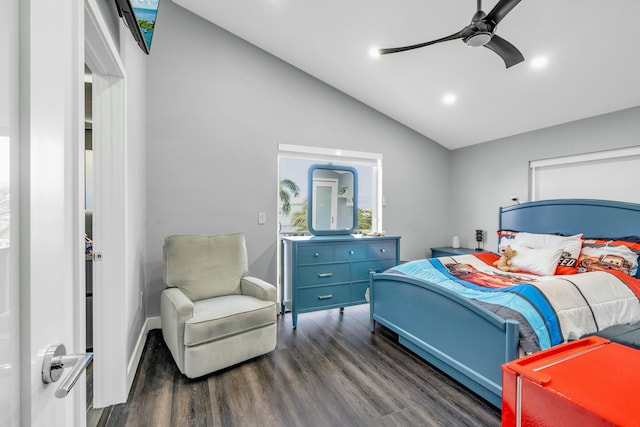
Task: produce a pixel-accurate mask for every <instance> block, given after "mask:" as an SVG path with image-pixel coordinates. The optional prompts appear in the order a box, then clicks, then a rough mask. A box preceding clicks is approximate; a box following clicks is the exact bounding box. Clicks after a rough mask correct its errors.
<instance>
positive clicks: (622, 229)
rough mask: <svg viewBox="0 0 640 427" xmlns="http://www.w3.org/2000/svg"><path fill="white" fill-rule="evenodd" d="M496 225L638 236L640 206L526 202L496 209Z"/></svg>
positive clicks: (602, 235)
mask: <svg viewBox="0 0 640 427" xmlns="http://www.w3.org/2000/svg"><path fill="white" fill-rule="evenodd" d="M499 227H500V230H513V231H527V232H529V233H549V234H553V233H560V234H564V235H567V236H568V235H572V234H578V233H582V234H583V235H584V237H585V238H610V239H615V238H618V237H628V236H640V205H638V204H635V203H626V202H615V201H610V200H594V199H558V200H542V201H539V202H528V203H522V204H520V205H513V206H507V207H505V208H500V222H499ZM636 277H638V278H640V269H638V273H637V274H636Z"/></svg>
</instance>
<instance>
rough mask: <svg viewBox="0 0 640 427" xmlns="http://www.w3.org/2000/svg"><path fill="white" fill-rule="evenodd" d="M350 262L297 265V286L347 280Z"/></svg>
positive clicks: (348, 278)
mask: <svg viewBox="0 0 640 427" xmlns="http://www.w3.org/2000/svg"><path fill="white" fill-rule="evenodd" d="M349 274H350V264H349V263H347V262H345V263H335V264H321V265H305V266H301V267H298V287H299V288H300V287H304V286H316V285H327V284H330V283H341V282H348V281H349V280H350V276H349Z"/></svg>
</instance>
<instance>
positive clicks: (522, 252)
mask: <svg viewBox="0 0 640 427" xmlns="http://www.w3.org/2000/svg"><path fill="white" fill-rule="evenodd" d="M511 248H512V249H514V250H515V251H516V254H515V255H514V256H513V258H511V262H512V264H511V266H512V267H517V268H518V269H519V270H523V271H528V272H530V273H535V274H539V275H542V276H551V275H553V274H554V273H555V272H556V268H557V267H558V260H560V256H561V255H562V249H561V248H540V249H534V248H529V247H527V246H520V245H511Z"/></svg>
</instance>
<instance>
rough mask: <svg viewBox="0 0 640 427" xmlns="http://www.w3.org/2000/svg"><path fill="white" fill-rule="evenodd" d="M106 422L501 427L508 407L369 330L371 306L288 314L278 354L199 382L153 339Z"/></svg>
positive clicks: (156, 335) (156, 333) (387, 335)
mask: <svg viewBox="0 0 640 427" xmlns="http://www.w3.org/2000/svg"><path fill="white" fill-rule="evenodd" d="M98 425H99V426H154V427H162V426H198V427H200V426H312V427H315V426H483V425H484V426H499V425H500V411H499V410H498V409H497V408H495V407H494V406H492V405H491V404H490V403H488V402H486V401H485V400H483V399H481V398H480V397H478V396H477V395H475V394H474V393H472V392H470V391H469V390H467V389H466V388H464V387H463V386H461V385H460V384H458V383H457V382H455V381H453V380H452V379H450V378H449V377H447V376H446V375H444V374H442V373H441V372H440V371H438V370H437V369H435V368H433V367H432V366H431V365H429V364H428V363H426V362H425V361H423V360H422V359H420V358H419V357H418V356H416V355H414V354H413V353H411V352H410V351H408V350H406V349H405V348H404V347H402V346H401V345H399V344H398V343H397V336H396V335H395V334H393V333H392V332H391V331H390V330H388V329H387V328H384V327H382V326H377V327H376V332H375V333H373V334H372V333H371V332H370V331H369V306H368V305H361V306H355V307H348V308H346V309H345V311H344V313H343V314H341V313H340V312H339V310H327V311H321V312H315V313H307V314H302V315H300V316H299V317H298V327H297V329H293V328H292V327H291V315H290V314H288V313H287V314H285V315H284V316H279V317H278V342H277V346H276V350H275V351H274V352H272V353H270V354H267V355H264V356H261V357H258V358H256V359H253V360H251V361H248V362H245V363H241V364H239V365H236V366H234V367H231V368H228V369H225V370H223V371H220V372H217V373H214V374H211V375H208V376H206V377H202V378H198V379H195V380H190V379H188V378H186V377H184V376H183V375H182V374H180V372H179V371H178V369H177V368H176V367H175V364H174V362H173V359H172V358H171V354H170V353H169V351H168V349H167V347H166V345H165V344H164V341H163V339H162V334H161V332H160V330H152V331H150V333H149V336H148V338H147V342H146V345H145V349H144V352H143V355H142V360H141V362H140V366H139V368H138V372H137V374H136V378H135V381H134V384H133V386H132V390H131V393H130V396H129V400H128V401H127V402H126V403H124V404H120V405H115V406H111V407H108V408H105V410H104V412H103V414H102V417H101V418H100V420H99V422H98Z"/></svg>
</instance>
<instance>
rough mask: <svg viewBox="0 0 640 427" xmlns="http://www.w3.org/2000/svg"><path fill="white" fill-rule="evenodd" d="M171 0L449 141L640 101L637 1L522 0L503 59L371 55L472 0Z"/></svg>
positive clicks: (442, 52)
mask: <svg viewBox="0 0 640 427" xmlns="http://www.w3.org/2000/svg"><path fill="white" fill-rule="evenodd" d="M173 1H174V2H175V3H176V4H178V5H181V6H182V7H184V8H186V9H188V10H190V11H192V12H193V13H195V14H198V15H200V16H202V17H203V18H205V19H207V20H209V21H211V22H212V23H214V24H216V25H218V26H220V27H222V28H224V29H226V30H228V31H229V32H231V33H233V34H235V35H237V36H239V37H241V38H243V39H244V40H246V41H248V42H250V43H252V44H254V45H256V46H258V47H259V48H261V49H263V50H265V51H267V52H269V53H271V54H273V55H275V56H276V57H279V58H281V59H282V60H284V61H286V62H288V63H290V64H291V65H293V66H295V67H297V68H299V69H301V70H303V71H305V72H306V73H308V74H310V75H312V76H314V77H316V78H318V79H320V80H322V81H324V82H326V83H327V84H329V85H331V86H333V87H335V88H336V89H338V90H340V91H342V92H344V93H346V94H348V95H350V96H352V97H353V98H356V99H358V100H360V101H361V102H363V103H365V104H367V105H369V106H371V107H372V108H374V109H376V110H378V111H380V112H381V113H383V114H385V115H387V116H389V117H391V118H393V119H395V120H397V121H398V122H400V123H403V124H404V125H406V126H408V127H410V128H412V129H414V130H415V131H417V132H419V133H421V134H423V135H425V136H426V137H428V138H431V139H432V140H434V141H436V142H438V143H440V144H442V145H443V146H445V147H448V148H450V149H455V148H460V147H465V146H469V145H473V144H477V143H481V142H486V141H490V140H494V139H499V138H503V137H507V136H511V135H515V134H520V133H524V132H528V131H532V130H536V129H540V128H544V127H548V126H553V125H556V124H560V123H565V122H570V121H574V120H579V119H582V118H587V117H591V116H596V115H600V114H604V113H609V112H613V111H618V110H622V109H626V108H630V107H634V106H638V105H640V78H639V76H640V46H639V45H638V42H637V41H636V38H635V37H637V30H638V28H640V25H639V24H638V23H637V20H638V18H639V17H640V1H638V0H616V1H595V0H562V1H558V0H522V1H521V2H520V3H519V4H518V5H517V6H516V7H515V8H514V9H513V10H512V11H511V12H510V13H509V14H508V15H507V16H506V17H505V18H504V20H502V21H501V22H500V23H499V25H498V28H497V32H496V34H498V35H499V36H501V37H502V38H504V39H506V40H508V41H509V42H511V43H512V44H513V45H515V46H516V47H517V48H518V49H519V50H520V51H521V52H522V54H523V55H524V57H525V61H524V62H522V63H520V64H517V65H515V66H513V67H510V68H506V67H505V63H504V62H503V61H502V59H501V58H500V57H499V56H498V55H496V54H495V53H493V52H491V51H490V50H489V49H486V48H483V47H477V48H474V47H468V46H467V45H465V44H464V43H463V42H462V41H461V40H452V41H447V42H443V43H438V44H435V45H431V46H427V47H424V48H420V49H415V50H411V51H407V52H402V53H395V54H391V55H384V56H372V55H371V54H370V52H371V50H372V48H382V47H397V46H405V45H411V44H415V43H420V42H425V41H429V40H433V39H438V38H441V37H445V36H448V35H450V34H453V33H455V32H457V31H459V30H460V29H462V28H463V27H464V26H466V25H467V24H469V22H470V21H471V18H472V16H473V14H474V13H475V11H476V6H477V4H476V0H456V1H451V0H449V1H446V0H396V1H388V0H324V1H312V0H259V1H256V0H234V1H221V0H173ZM497 2H498V1H497V0H485V1H484V2H483V4H482V6H483V7H482V9H483V10H484V11H485V12H489V11H490V10H491V9H492V8H493V7H494V6H495V5H496V3H497ZM447 96H448V97H449V98H448V99H449V101H452V100H453V102H451V103H447V102H445V98H446V97H447Z"/></svg>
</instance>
